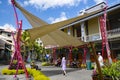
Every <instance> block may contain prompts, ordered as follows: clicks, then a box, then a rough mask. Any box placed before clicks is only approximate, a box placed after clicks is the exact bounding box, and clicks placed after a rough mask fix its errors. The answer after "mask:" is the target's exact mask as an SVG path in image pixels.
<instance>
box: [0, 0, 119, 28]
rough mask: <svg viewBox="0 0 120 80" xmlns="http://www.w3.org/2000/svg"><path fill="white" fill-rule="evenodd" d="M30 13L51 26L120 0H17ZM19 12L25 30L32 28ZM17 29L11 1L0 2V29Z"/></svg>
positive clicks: (3, 0) (18, 11) (0, 0)
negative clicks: (99, 5) (95, 7)
mask: <svg viewBox="0 0 120 80" xmlns="http://www.w3.org/2000/svg"><path fill="white" fill-rule="evenodd" d="M16 1H17V2H18V3H19V4H20V5H21V6H22V7H23V8H25V9H26V10H27V11H29V12H30V13H32V14H34V15H35V16H37V17H39V18H41V19H42V20H44V21H45V22H47V23H49V24H51V23H55V22H59V21H62V20H66V19H70V18H73V17H76V16H78V15H79V12H80V11H82V10H85V9H88V8H90V7H92V6H94V5H96V4H98V3H100V2H103V1H106V2H107V4H108V6H111V5H115V4H117V3H120V0H16ZM16 10H17V14H18V18H19V20H22V21H23V28H22V29H23V30H25V29H30V28H32V27H31V25H30V24H29V22H28V21H27V20H26V18H25V17H24V15H23V14H22V13H21V12H20V10H19V9H16ZM8 27H11V28H12V29H13V30H15V29H16V22H15V16H14V11H13V7H12V4H11V0H0V28H8Z"/></svg>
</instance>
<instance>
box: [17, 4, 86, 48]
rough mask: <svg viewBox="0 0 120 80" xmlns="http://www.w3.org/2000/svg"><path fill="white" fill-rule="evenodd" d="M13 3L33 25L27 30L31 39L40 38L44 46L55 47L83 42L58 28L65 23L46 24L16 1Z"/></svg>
mask: <svg viewBox="0 0 120 80" xmlns="http://www.w3.org/2000/svg"><path fill="white" fill-rule="evenodd" d="M15 5H16V7H17V8H19V9H20V10H21V12H22V13H23V14H24V16H25V17H26V18H27V19H28V21H29V22H30V24H31V25H32V27H33V29H30V30H28V32H29V33H30V36H31V39H32V40H35V39H37V38H40V39H41V40H42V42H43V44H44V46H57V47H63V46H77V45H78V46H79V45H82V44H83V43H84V42H81V41H80V40H78V39H77V38H74V37H73V36H69V35H67V34H66V33H64V32H62V31H60V30H58V29H59V28H60V27H62V26H63V25H65V24H63V25H62V24H61V22H59V23H55V24H47V23H46V22H45V21H43V20H41V19H39V18H38V17H36V16H34V15H32V14H31V13H29V12H28V11H26V10H25V9H24V8H22V7H21V6H20V5H19V4H18V3H17V2H15ZM68 21H69V20H67V21H66V22H67V23H68ZM63 22H65V21H63ZM38 27H39V28H38Z"/></svg>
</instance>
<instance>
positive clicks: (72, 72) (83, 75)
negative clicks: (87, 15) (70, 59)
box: [0, 64, 92, 80]
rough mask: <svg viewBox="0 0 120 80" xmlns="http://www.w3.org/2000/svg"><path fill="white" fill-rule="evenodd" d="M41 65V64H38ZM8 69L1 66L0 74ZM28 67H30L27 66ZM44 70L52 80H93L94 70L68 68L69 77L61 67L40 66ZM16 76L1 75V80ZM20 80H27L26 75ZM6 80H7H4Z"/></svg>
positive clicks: (9, 79)
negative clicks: (63, 72) (4, 69)
mask: <svg viewBox="0 0 120 80" xmlns="http://www.w3.org/2000/svg"><path fill="white" fill-rule="evenodd" d="M38 65H39V64H38ZM5 67H8V65H2V66H1V65H0V72H1V70H2V69H3V68H5ZM27 67H30V66H29V65H27ZM39 67H40V68H41V69H42V70H41V71H42V72H43V73H44V74H45V75H46V76H48V77H49V78H50V79H51V80H92V79H91V74H92V70H86V69H79V68H67V75H66V76H64V75H63V74H62V70H61V67H54V66H47V67H43V66H41V65H39ZM13 77H14V75H1V74H0V80H14V79H13ZM18 77H19V78H20V79H19V80H25V75H24V74H22V75H19V76H18ZM4 78H6V79H4Z"/></svg>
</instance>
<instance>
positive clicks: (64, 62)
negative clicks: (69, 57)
mask: <svg viewBox="0 0 120 80" xmlns="http://www.w3.org/2000/svg"><path fill="white" fill-rule="evenodd" d="M61 66H62V71H63V75H66V60H65V57H63V58H62V62H61Z"/></svg>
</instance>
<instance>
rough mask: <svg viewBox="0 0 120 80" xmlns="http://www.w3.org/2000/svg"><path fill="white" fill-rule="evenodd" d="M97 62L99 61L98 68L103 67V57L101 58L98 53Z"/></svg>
mask: <svg viewBox="0 0 120 80" xmlns="http://www.w3.org/2000/svg"><path fill="white" fill-rule="evenodd" d="M98 61H99V64H100V67H103V66H104V62H103V57H102V56H101V53H100V52H99V53H98Z"/></svg>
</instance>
